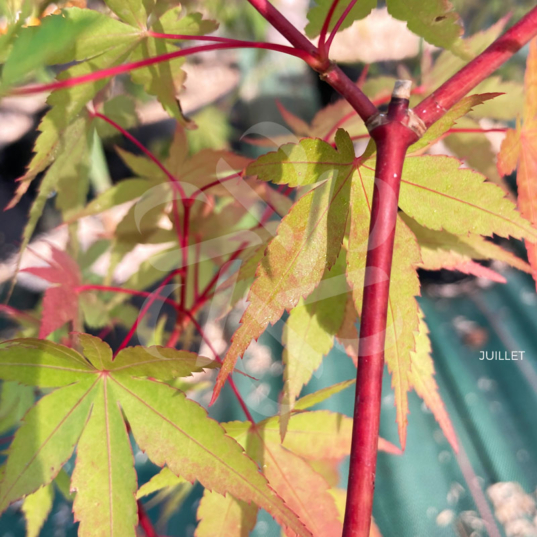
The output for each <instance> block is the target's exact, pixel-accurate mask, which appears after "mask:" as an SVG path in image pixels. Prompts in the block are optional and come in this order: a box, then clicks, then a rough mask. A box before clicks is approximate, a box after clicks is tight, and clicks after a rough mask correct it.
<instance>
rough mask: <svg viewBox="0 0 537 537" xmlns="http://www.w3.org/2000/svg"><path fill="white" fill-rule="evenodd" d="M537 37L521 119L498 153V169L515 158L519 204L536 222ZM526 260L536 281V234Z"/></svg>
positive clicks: (507, 169)
mask: <svg viewBox="0 0 537 537" xmlns="http://www.w3.org/2000/svg"><path fill="white" fill-rule="evenodd" d="M536 86H537V38H534V39H533V40H532V41H530V52H529V54H528V60H527V65H526V76H525V80H524V88H525V92H524V97H525V101H524V122H523V124H522V127H520V125H518V126H517V129H516V131H513V130H510V131H508V132H507V136H506V138H505V140H504V141H503V143H502V147H501V150H500V153H499V155H498V169H499V171H500V173H502V174H508V173H511V172H512V171H513V170H514V168H515V166H516V164H517V162H518V173H517V186H518V207H519V209H520V212H521V213H522V216H524V217H525V218H527V219H528V220H529V221H530V222H531V223H532V224H533V225H534V226H537V89H536ZM526 238H527V239H530V240H526V248H527V250H528V260H529V263H530V265H531V267H532V275H533V279H534V280H535V282H536V285H537V237H532V238H530V237H526Z"/></svg>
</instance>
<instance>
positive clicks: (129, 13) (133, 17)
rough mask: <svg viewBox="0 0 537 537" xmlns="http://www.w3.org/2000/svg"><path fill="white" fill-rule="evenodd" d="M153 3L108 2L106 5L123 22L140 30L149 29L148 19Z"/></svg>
mask: <svg viewBox="0 0 537 537" xmlns="http://www.w3.org/2000/svg"><path fill="white" fill-rule="evenodd" d="M152 4H153V2H147V3H146V2H144V1H143V0H106V5H107V6H108V7H109V8H110V9H111V10H112V11H113V12H114V13H115V14H116V15H117V16H118V17H119V18H120V19H121V20H122V21H123V22H126V23H127V24H130V25H131V26H134V27H135V28H137V29H140V30H146V29H147V25H146V22H147V17H148V16H149V15H150V13H151V9H147V8H146V5H147V6H152Z"/></svg>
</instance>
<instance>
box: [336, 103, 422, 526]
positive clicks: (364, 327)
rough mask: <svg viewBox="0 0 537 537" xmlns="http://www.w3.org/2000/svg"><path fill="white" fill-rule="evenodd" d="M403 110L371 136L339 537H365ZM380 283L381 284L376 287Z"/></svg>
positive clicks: (400, 106) (395, 106)
mask: <svg viewBox="0 0 537 537" xmlns="http://www.w3.org/2000/svg"><path fill="white" fill-rule="evenodd" d="M407 108H408V100H406V99H405V100H403V99H396V98H392V102H391V104H390V107H389V110H388V123H386V124H384V125H381V126H379V127H377V128H376V129H374V130H373V131H372V132H371V136H372V137H373V138H374V140H375V142H376V144H377V164H376V173H375V191H374V194H373V202H372V207H371V221H370V228H369V229H370V234H369V241H368V251H367V258H366V280H365V284H364V295H363V304H362V319H361V324H360V345H359V351H358V363H359V367H358V372H357V377H356V401H355V407H354V428H353V436H352V447H351V460H350V470H349V485H348V490H347V507H346V510H345V524H344V529H343V537H366V536H368V535H369V527H370V524H371V513H372V508H373V492H374V485H375V469H376V461H377V449H378V435H379V423H380V402H381V393H382V373H383V369H384V343H385V335H386V334H385V332H386V316H387V311H388V296H389V290H390V271H391V266H392V256H393V243H394V237H395V223H396V219H397V201H398V198H399V185H400V181H401V172H402V169H403V162H404V158H405V154H406V151H407V148H408V147H409V145H410V144H411V143H412V142H414V141H416V139H417V135H416V134H415V133H414V132H413V131H412V130H410V129H409V128H408V127H406V126H404V125H403V124H402V121H403V120H404V119H405V116H406V113H407ZM368 273H371V274H386V276H387V277H386V278H375V280H374V282H368V280H367V274H368ZM379 279H380V280H382V281H380V282H379V281H378V280H379ZM403 447H404V446H403Z"/></svg>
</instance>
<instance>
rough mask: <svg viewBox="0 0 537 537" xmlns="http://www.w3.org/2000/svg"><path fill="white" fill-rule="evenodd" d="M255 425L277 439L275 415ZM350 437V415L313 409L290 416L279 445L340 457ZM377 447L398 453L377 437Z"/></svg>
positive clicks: (303, 453) (313, 457) (307, 453)
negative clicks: (281, 442)
mask: <svg viewBox="0 0 537 537" xmlns="http://www.w3.org/2000/svg"><path fill="white" fill-rule="evenodd" d="M258 428H259V432H260V434H261V436H262V437H263V439H264V440H266V441H268V442H280V437H279V419H278V417H277V416H275V417H273V418H268V419H266V420H264V421H262V422H261V423H259V424H258ZM226 430H227V427H226ZM351 437H352V418H349V417H347V416H344V415H342V414H338V413H335V412H330V411H328V410H314V411H311V412H297V413H294V414H292V415H291V418H290V419H289V426H288V429H287V434H286V435H285V440H284V441H283V444H282V445H283V446H284V447H285V448H287V449H289V450H290V451H292V452H293V453H296V454H297V455H300V456H301V457H303V458H305V459H308V460H320V459H337V460H341V459H342V458H343V457H346V456H348V455H349V453H350V449H351ZM379 449H381V450H383V451H388V452H390V453H394V454H400V453H401V450H400V449H399V448H398V447H396V446H394V445H393V444H391V443H390V442H388V441H387V440H384V439H383V438H379Z"/></svg>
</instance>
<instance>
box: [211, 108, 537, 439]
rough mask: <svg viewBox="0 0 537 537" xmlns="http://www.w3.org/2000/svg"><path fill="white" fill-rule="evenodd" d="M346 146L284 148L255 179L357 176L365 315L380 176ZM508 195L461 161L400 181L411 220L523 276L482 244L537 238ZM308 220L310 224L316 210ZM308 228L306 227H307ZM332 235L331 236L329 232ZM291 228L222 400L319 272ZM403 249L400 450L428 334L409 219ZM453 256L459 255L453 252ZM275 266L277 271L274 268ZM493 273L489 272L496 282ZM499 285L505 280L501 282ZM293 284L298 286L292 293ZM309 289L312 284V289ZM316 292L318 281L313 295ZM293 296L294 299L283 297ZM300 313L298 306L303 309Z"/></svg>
mask: <svg viewBox="0 0 537 537" xmlns="http://www.w3.org/2000/svg"><path fill="white" fill-rule="evenodd" d="M481 100H482V97H478V98H477V102H480V101H481ZM475 102H476V101H474V100H473V98H470V99H468V100H467V101H465V105H464V107H463V109H467V108H468V106H472V105H473V104H475ZM463 111H464V110H462V112H463ZM462 112H461V111H456V114H455V115H456V116H458V115H459V114H460V113H462ZM447 128H449V122H448V123H446V124H445V125H443V127H442V129H447ZM442 129H439V131H438V132H439V133H440V131H441V130H442ZM337 138H338V142H337V147H338V150H334V149H333V148H332V147H331V146H330V145H329V144H327V143H325V142H323V141H321V140H318V139H317V140H311V139H305V140H301V141H300V142H299V143H298V144H287V145H284V146H282V147H281V148H280V149H279V150H278V151H277V152H275V153H269V154H267V155H264V156H263V157H260V158H259V159H258V160H257V161H255V162H254V163H252V164H251V165H250V166H249V167H248V169H247V172H248V173H252V174H256V175H257V176H258V178H259V179H262V180H265V181H268V180H270V181H272V182H275V183H277V184H282V183H283V184H290V185H292V186H298V185H312V184H315V183H318V182H321V186H325V185H327V184H328V183H326V182H325V183H322V181H323V180H324V179H326V178H329V177H332V175H336V174H337V176H338V177H341V175H343V176H344V177H346V176H347V175H352V179H351V182H352V193H351V197H352V201H351V207H352V208H351V214H352V220H351V227H350V236H349V245H348V252H347V265H348V268H347V279H348V281H349V284H350V285H351V287H352V288H353V297H354V307H355V309H356V310H357V311H359V309H360V308H361V302H362V287H363V281H364V271H365V256H366V252H367V241H368V237H369V219H370V206H371V201H372V195H373V185H374V170H373V169H372V168H370V167H369V166H367V165H366V164H367V163H366V164H362V165H360V161H355V160H354V159H352V157H351V151H350V150H348V151H347V150H345V149H344V148H348V147H349V146H350V143H351V142H350V139H349V138H348V135H346V134H345V133H344V131H342V130H339V131H338V134H337ZM351 159H352V160H351ZM355 166H356V168H355ZM319 188H320V187H317V188H314V189H313V190H312V191H310V192H309V193H308V194H307V195H306V196H304V197H303V198H301V199H300V200H299V202H298V203H297V204H296V205H295V207H294V208H293V209H292V211H291V213H290V214H289V215H288V216H287V217H286V218H284V220H283V221H282V223H286V222H288V221H291V222H292V220H291V217H292V216H293V215H294V214H299V213H298V210H299V208H301V206H302V204H303V203H304V202H305V200H308V196H311V195H312V194H314V193H315V192H317V191H318V190H319ZM504 196H505V193H504V191H503V190H502V189H501V188H499V187H497V186H496V185H493V184H491V183H486V182H485V180H484V177H483V176H482V175H480V174H478V173H475V172H472V171H470V170H465V169H461V168H460V162H459V161H458V160H456V159H453V158H449V157H432V156H424V157H411V158H407V159H406V161H405V165H404V168H403V176H402V182H401V195H400V207H401V209H403V211H404V212H406V213H407V215H409V216H411V217H412V218H413V219H415V220H416V221H417V222H418V223H419V224H420V225H421V226H426V227H427V228H431V229H433V230H437V231H440V230H445V232H447V233H448V235H446V238H448V237H453V236H455V235H457V236H460V237H461V240H460V243H461V244H462V243H465V241H469V247H472V248H474V249H476V250H477V251H478V252H481V253H480V254H479V255H478V256H476V258H489V257H490V256H491V255H492V257H495V256H498V257H499V258H503V260H506V261H507V260H508V261H509V262H510V263H511V264H514V265H515V266H518V267H520V268H523V263H520V262H519V261H516V258H515V257H514V256H509V254H507V253H505V252H502V251H501V250H498V249H497V248H495V247H494V246H493V245H492V246H491V245H489V244H488V243H486V242H485V241H484V240H482V239H479V238H476V237H478V236H479V235H492V234H493V233H496V234H497V235H500V236H504V237H508V236H514V237H517V238H534V237H537V230H536V229H534V228H533V227H532V226H531V224H530V223H529V222H527V221H526V220H525V219H524V218H522V217H521V216H520V214H519V213H518V212H517V211H516V210H515V206H514V204H513V203H512V202H511V201H509V200H508V199H505V197H504ZM345 207H346V205H345ZM345 210H346V209H345ZM308 214H309V215H310V218H311V211H309V212H308ZM345 216H346V213H345ZM295 225H296V224H295ZM303 225H304V219H302V226H303ZM324 227H325V228H326V226H324ZM288 228H289V225H287V226H286V227H285V228H284V229H283V230H282V233H279V234H278V236H277V237H276V238H275V239H274V240H273V241H272V243H271V244H270V245H269V247H268V249H267V250H266V252H265V255H264V257H263V259H262V261H261V263H260V266H259V267H258V271H257V274H256V280H255V281H254V283H253V285H252V288H251V290H250V294H249V296H248V300H249V302H250V304H249V306H248V308H247V310H246V313H245V315H244V318H243V320H242V324H241V326H240V327H239V329H238V330H237V332H236V334H235V335H234V337H233V339H232V345H231V347H230V349H229V351H228V354H227V356H226V362H225V363H224V367H223V369H222V371H221V372H220V375H219V379H218V380H219V383H220V385H218V384H217V388H216V391H215V394H217V393H218V390H219V389H220V387H221V384H222V381H223V379H225V376H227V374H228V373H229V371H231V369H232V368H233V366H234V364H235V361H236V359H237V357H238V356H239V355H242V354H243V353H244V351H245V350H246V348H247V347H248V344H249V343H250V341H251V340H252V339H254V338H257V337H259V335H260V334H261V332H262V331H263V330H264V328H265V327H266V326H267V325H268V323H269V322H272V323H273V322H275V321H276V320H278V319H279V317H280V315H281V313H282V312H283V310H284V309H289V305H288V302H285V301H286V300H288V299H289V298H293V300H297V294H298V293H296V291H295V290H296V289H299V291H300V292H303V288H304V282H305V280H304V278H302V280H301V282H298V281H296V280H294V282H293V280H292V278H293V276H294V275H295V274H299V275H301V273H300V271H297V269H296V268H295V267H296V266H297V264H298V263H300V262H304V263H309V264H310V266H311V263H310V259H311V258H310V257H309V255H308V254H307V253H306V252H307V250H302V249H299V248H296V247H297V245H298V244H299V243H298V242H297V240H296V238H294V240H291V238H290V237H293V235H291V234H290V233H289V232H288V231H287V229H288ZM331 228H332V226H328V229H331ZM302 229H303V228H302ZM283 232H285V233H287V236H288V237H289V238H287V239H285V236H284V235H283ZM284 240H286V241H287V242H288V243H289V244H290V247H289V250H288V251H287V252H286V255H283V256H280V257H274V262H273V263H270V259H271V256H273V255H274V254H273V252H277V250H276V246H278V245H279V244H280V243H281V242H284ZM440 240H441V239H440ZM448 242H449V241H448ZM452 242H453V241H452ZM395 243H396V246H395V251H394V263H393V266H394V267H395V269H394V271H393V273H392V289H393V291H392V294H391V297H390V303H389V312H388V326H387V333H386V336H387V337H386V348H385V351H386V361H387V363H388V366H389V369H390V371H391V372H392V374H393V386H394V389H395V392H396V393H395V396H396V406H397V421H398V426H399V434H400V438H401V444H402V446H404V443H405V435H406V432H405V431H406V429H405V427H406V415H407V412H408V403H407V392H408V391H409V390H410V388H411V385H410V381H409V378H408V375H409V373H410V369H411V358H410V353H411V352H412V351H414V350H415V337H416V334H417V333H418V329H419V316H418V306H417V302H416V300H415V298H414V297H415V296H417V295H419V280H418V277H417V274H416V269H417V267H418V266H419V265H420V264H421V263H422V259H421V255H420V249H419V246H418V243H417V242H416V238H415V236H414V235H413V233H412V232H411V231H410V230H409V229H408V227H407V226H406V225H405V223H404V222H403V220H401V219H399V222H398V224H397V230H396V239H395ZM325 244H327V246H328V249H330V248H331V246H332V244H331V242H330V241H327V242H326V243H325ZM295 248H296V249H295ZM325 248H326V246H325ZM445 248H450V247H449V246H446V247H445ZM461 248H462V247H461ZM299 252H300V253H299ZM289 253H291V255H289ZM297 254H298V255H297ZM276 260H277V261H278V263H276ZM469 261H471V259H470V260H469ZM272 265H276V266H275V267H274V268H273V266H272ZM265 267H266V268H265ZM461 268H464V269H465V270H467V271H468V270H472V271H473V272H477V271H478V267H477V265H469V264H468V263H467V264H466V265H465V266H464V267H463V266H461ZM479 270H480V271H479V274H480V275H482V274H483V273H484V272H486V271H484V269H479ZM281 273H283V274H284V275H285V278H286V279H285V280H283V281H278V284H277V285H275V286H273V285H272V284H273V283H274V281H273V280H272V279H271V278H275V277H276V278H277V277H278V276H279V274H281ZM494 274H495V273H492V272H487V275H488V276H493V275H494ZM318 277H319V276H317V278H318ZM372 277H374V278H387V275H382V274H373V275H372ZM494 277H495V278H496V277H497V275H496V276H494ZM291 282H293V285H292V286H291V284H290V283H291ZM306 283H309V282H308V281H307V280H306ZM301 284H302V286H301ZM316 285H317V282H316V283H315V284H314V285H313V286H312V287H315V286H316ZM289 288H292V289H293V292H289ZM284 290H285V291H286V292H282V291H284ZM309 293H311V290H310V288H308V294H309ZM304 294H305V293H304ZM302 297H303V295H298V299H299V298H302ZM291 304H292V305H293V306H294V305H295V304H296V302H294V303H291ZM252 305H253V308H252ZM254 312H255V315H256V316H255V317H254V315H253V313H254ZM350 313H351V317H349V318H348V319H347V320H346V321H345V325H346V327H347V328H348V333H349V334H350V335H351V337H350V339H351V340H355V339H356V338H355V336H356V332H355V330H353V323H354V319H352V308H351V311H350ZM256 318H257V319H262V321H261V322H258V321H257V320H256ZM351 347H352V343H351ZM354 351H355V349H352V352H354Z"/></svg>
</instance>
